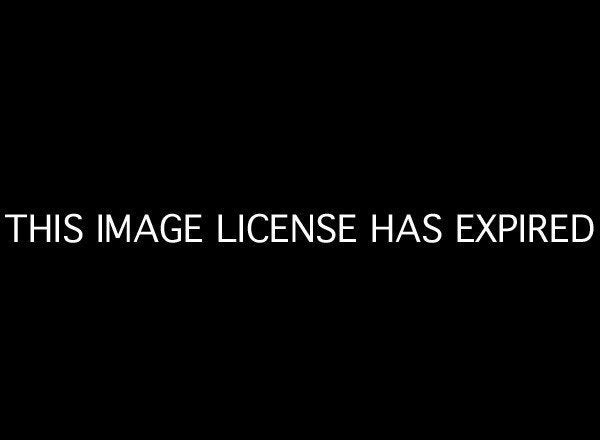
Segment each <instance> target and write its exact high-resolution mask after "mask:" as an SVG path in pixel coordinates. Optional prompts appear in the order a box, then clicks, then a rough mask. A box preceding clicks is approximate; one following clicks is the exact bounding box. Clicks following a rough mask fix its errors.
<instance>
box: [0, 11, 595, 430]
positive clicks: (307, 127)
mask: <svg viewBox="0 0 600 440" xmlns="http://www.w3.org/2000/svg"><path fill="white" fill-rule="evenodd" d="M52 12H57V11H52ZM153 12H157V11H153ZM163 12H164V11H163ZM247 12H248V14H247V13H246V12H240V11H239V10H237V9H236V11H233V10H232V11H228V12H227V13H225V14H224V15H223V14H221V15H216V14H215V13H214V12H212V11H211V12H207V11H204V12H195V13H193V14H190V15H188V14H186V13H184V12H183V11H180V12H177V13H175V15H173V16H171V15H170V14H169V15H167V14H166V13H165V15H164V16H163V14H162V12H161V14H159V15H160V18H156V16H155V15H152V17H150V16H147V15H146V13H145V12H144V13H141V12H140V11H137V12H136V13H133V14H127V15H126V14H125V13H124V12H122V13H119V14H114V16H112V15H111V16H110V17H107V18H102V19H100V18H99V17H100V15H97V14H100V12H97V13H96V12H95V13H94V14H92V15H85V19H83V18H82V16H78V18H77V19H75V18H74V19H66V22H65V23H63V22H62V21H57V20H50V19H48V16H46V17H45V16H44V14H43V13H41V14H40V16H36V17H35V19H34V18H33V15H36V14H34V13H33V12H32V11H30V12H28V14H26V15H25V16H23V17H24V19H25V20H24V21H19V23H18V24H16V25H15V26H14V29H10V30H8V31H7V39H6V44H5V52H4V55H3V66H4V67H3V70H4V72H3V73H4V74H5V79H4V80H3V85H4V87H3V96H4V99H3V110H4V111H3V124H2V125H3V133H4V136H3V137H4V142H3V156H4V158H3V160H2V173H1V176H2V177H1V179H2V201H1V202H2V205H1V206H2V213H3V214H4V213H5V212H31V213H42V212H43V213H67V212H79V213H83V214H86V215H87V216H89V215H92V214H94V213H96V212H105V211H107V210H110V211H113V212H124V211H131V212H151V213H153V214H155V215H158V214H160V213H163V212H169V211H175V212H179V213H186V212H190V213H202V214H204V215H205V216H206V217H208V218H210V217H211V216H214V215H215V214H216V213H217V212H222V211H229V212H237V211H239V210H243V211H246V212H252V211H256V212H288V213H292V212H294V213H319V212H325V211H328V212H334V213H335V212H356V213H359V215H361V243H360V244H359V245H348V246H342V245H338V246H331V247H326V248H323V247H321V248H317V247H291V246H285V245H283V246H275V245H273V246H268V247H262V248H252V247H244V248H234V249H232V248H227V249H225V248H218V247H216V246H214V245H210V244H207V245H206V246H199V247H175V248H164V247H158V248H154V247H152V246H138V247H129V248H128V247H126V246H124V247H117V248H115V247H111V248H102V247H98V246H95V245H94V244H93V243H88V244H83V245H81V246H76V247H63V246H54V247H53V246H39V247H35V248H31V247H27V246H23V247H20V246H10V245H9V243H8V242H7V240H4V242H3V245H2V254H3V257H5V258H3V263H2V264H3V270H2V273H3V278H4V282H3V284H4V285H5V286H6V287H5V288H3V289H2V291H3V295H2V301H3V303H4V304H3V307H2V311H3V314H4V315H5V319H3V324H4V327H5V331H4V338H3V339H4V341H5V347H6V348H5V355H6V356H5V358H6V362H5V365H7V366H8V367H9V370H10V373H9V374H8V375H7V376H6V382H7V384H8V385H9V386H10V388H11V389H13V388H14V389H15V393H14V394H11V396H14V397H11V404H10V408H11V412H12V413H13V414H15V415H20V416H23V414H31V410H32V409H34V408H35V409H38V410H40V411H39V412H40V413H41V414H45V415H46V417H47V418H45V419H44V420H47V421H46V422H44V423H49V424H52V425H57V426H63V423H67V424H71V423H73V420H74V419H77V420H78V421H83V422H88V423H86V425H87V426H88V427H89V426H99V427H107V426H109V425H112V422H113V421H123V420H128V421H131V420H133V421H134V425H136V426H138V427H148V426H150V427H152V428H153V429H158V426H157V425H160V426H163V427H165V428H166V429H167V430H168V431H171V430H174V429H176V428H180V427H181V426H183V425H184V424H183V422H184V421H191V422H192V423H193V424H201V426H198V427H200V428H202V427H203V426H204V425H203V423H205V420H207V419H208V420H210V421H212V422H213V423H214V422H216V423H217V424H218V425H219V426H221V427H222V429H225V430H230V429H239V428H242V429H251V428H255V427H256V428H261V429H266V428H269V429H273V428H274V427H275V426H276V425H278V424H279V423H281V422H283V423H282V424H283V426H284V427H285V428H286V429H287V430H286V431H282V432H288V431H290V430H291V431H295V430H298V429H306V430H308V432H314V431H313V430H312V429H313V428H312V427H313V426H315V422H317V423H318V422H323V421H328V422H330V423H329V426H330V428H329V429H331V430H332V431H331V432H337V430H340V429H344V428H350V429H357V430H358V429H359V428H363V429H365V430H366V431H365V432H372V431H373V430H375V429H383V428H384V427H386V426H387V425H388V424H389V423H391V424H392V426H395V427H396V428H399V427H400V428H401V427H403V426H407V427H408V425H404V424H403V423H405V422H401V421H402V420H407V419H408V420H410V421H412V422H413V423H416V424H418V425H420V426H421V427H422V428H423V429H426V430H431V429H440V428H441V429H455V428H460V429H465V428H467V427H469V428H471V429H473V428H474V427H475V425H477V424H478V423H481V422H483V425H484V426H485V427H486V428H487V429H488V430H490V429H491V430H497V429H507V430H509V432H512V431H510V430H511V429H512V428H511V427H512V426H514V423H515V422H522V421H525V420H528V421H532V420H533V421H534V423H532V424H531V426H532V428H533V429H540V427H548V426H551V427H553V428H556V429H557V428H558V426H557V425H559V424H560V425H561V426H563V427H566V428H568V429H573V424H572V423H573V419H572V418H571V416H572V415H573V414H576V415H577V417H578V418H579V420H580V421H581V420H583V419H584V418H585V417H586V414H588V411H589V409H586V408H587V405H586V403H585V402H586V396H589V395H590V394H591V393H592V390H593V389H595V388H594V385H593V381H592V375H591V372H592V371H593V369H594V366H595V365H596V364H595V363H594V362H592V359H593V356H592V355H593V348H594V347H593V341H594V339H595V338H596V336H597V327H598V326H597V322H596V320H595V314H596V310H597V304H596V301H595V299H594V297H593V295H594V293H595V290H597V289H596V287H595V284H594V283H593V281H595V279H594V269H595V266H596V262H597V253H596V247H597V238H595V239H594V242H593V243H590V244H587V245H560V244H559V245H552V246H544V245H541V246H522V245H521V246H518V245H515V244H508V245H506V246H486V245H482V246H460V245H458V244H456V243H455V242H454V241H455V240H454V238H455V236H454V225H453V218H454V216H455V215H456V214H457V213H460V212H477V213H487V214H490V213H512V214H518V213H530V212H531V213H545V214H549V213H585V214H588V215H592V216H593V217H594V218H595V220H596V221H597V212H598V211H597V208H596V207H595V205H596V203H595V200H596V199H595V195H594V193H593V188H594V187H595V186H596V184H595V180H596V179H595V178H594V177H595V174H594V161H593V159H592V154H593V152H592V147H593V146H594V145H596V144H597V135H596V133H595V130H594V128H595V121H596V118H597V108H596V107H595V102H596V101H597V85H596V84H595V82H594V81H593V78H595V77H597V69H596V68H595V66H594V65H593V54H594V52H593V49H594V47H593V46H592V44H591V43H592V40H591V39H589V38H590V36H589V35H588V33H591V32H592V29H591V28H589V27H588V26H587V25H586V24H585V23H584V22H583V21H582V19H581V18H580V17H575V18H569V17H567V16H566V15H565V16H563V17H561V19H560V20H559V21H556V19H553V20H550V19H549V18H543V17H542V16H541V15H540V14H539V13H536V14H532V15H527V17H526V18H524V17H525V13H524V11H521V13H520V14H516V15H514V16H513V15H510V14H509V16H506V15H504V14H500V11H496V12H494V13H487V12H483V11H481V13H480V15H477V13H476V12H475V11H469V14H466V11H445V12H441V11H427V12H425V13H420V14H416V13H414V12H412V11H404V12H397V11H395V12H393V13H392V12H385V11H380V12H376V13H374V14H371V13H369V14H367V13H366V11H353V12H354V14H351V15H347V14H346V13H344V14H338V13H332V14H328V15H327V17H326V18H325V14H324V11H321V13H319V14H308V16H307V15H306V14H303V13H301V11H295V12H293V13H284V12H283V11H281V12H280V13H276V12H275V11H272V10H270V11H269V13H268V14H267V13H266V12H265V11H262V12H261V11H255V10H253V11H247ZM305 12H306V11H305ZM338 12H339V11H338ZM446 12H448V13H449V12H453V13H454V15H446ZM538 12H539V11H538ZM69 13H70V14H73V13H74V12H73V11H70V12H69ZM250 13H253V14H251V15H249V14H250ZM75 14H76V13H75ZM278 14H280V15H278ZM470 14H474V15H470ZM184 16H185V18H184ZM69 17H70V15H69ZM102 17H104V15H102ZM257 17H259V18H260V19H259V18H257ZM517 17H518V18H517ZM63 18H65V16H64V15H63ZM375 212H376V213H380V214H387V213H395V214H405V213H413V214H423V213H428V212H438V213H440V214H441V215H443V217H444V219H445V220H446V221H447V225H448V227H447V228H445V229H444V233H445V238H444V241H443V243H441V244H440V245H438V246H420V247H417V246H413V245H411V244H410V243H407V244H406V245H401V246H394V247H377V248H376V247H374V246H371V245H369V244H368V238H369V234H368V229H367V228H366V225H368V223H364V221H365V220H368V218H369V215H370V214H371V213H375ZM363 229H366V232H365V231H363ZM3 233H5V231H3ZM4 237H6V235H4ZM54 411H56V412H58V413H61V414H63V416H62V417H54V416H52V414H53V412H54ZM36 413H38V412H36ZM40 417H41V416H40ZM173 417H174V418H173ZM40 420H41V419H40ZM92 423H93V424H92ZM578 425H579V423H578ZM48 426H50V425H48ZM133 429H139V428H135V427H134V428H133Z"/></svg>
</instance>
